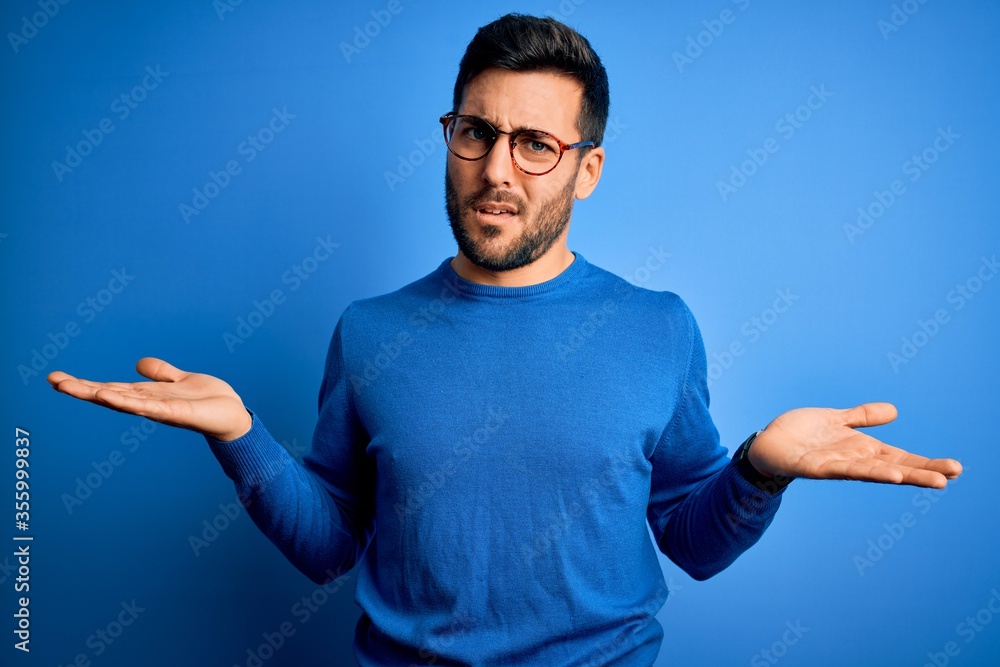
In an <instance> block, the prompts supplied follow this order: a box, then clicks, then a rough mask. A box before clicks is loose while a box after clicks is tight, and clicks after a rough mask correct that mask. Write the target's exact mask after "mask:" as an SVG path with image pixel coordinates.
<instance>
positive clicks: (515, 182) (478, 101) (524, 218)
mask: <svg viewBox="0 0 1000 667" xmlns="http://www.w3.org/2000/svg"><path fill="white" fill-rule="evenodd" d="M582 101H583V89H582V86H581V85H580V84H579V83H577V82H576V81H575V80H573V79H571V78H569V77H566V76H561V75H558V74H554V73H551V72H510V71H507V70H501V69H495V68H491V69H487V70H485V71H483V72H481V73H480V74H478V75H477V76H476V77H475V78H473V79H472V81H470V82H469V84H468V86H466V90H465V96H464V99H463V102H462V107H461V108H460V109H458V113H460V114H470V115H474V116H479V117H480V118H484V119H486V120H487V121H488V122H489V123H490V124H491V125H493V127H495V128H497V129H498V130H501V131H506V132H510V131H513V130H515V129H520V128H525V127H528V128H532V129H537V130H544V131H546V132H549V133H551V134H553V135H555V136H556V137H558V138H559V139H561V140H562V141H563V142H564V143H567V144H571V143H575V142H577V141H580V140H581V139H582V137H581V136H580V131H579V130H578V129H577V127H576V121H577V115H578V114H579V111H580V107H581V104H582ZM508 140H509V137H508V135H505V134H504V135H500V136H499V138H498V139H497V141H496V143H495V144H494V146H493V148H492V149H491V150H490V152H489V153H488V154H487V155H486V157H484V158H482V159H480V160H475V161H467V160H462V159H460V158H458V157H456V156H454V155H452V154H451V153H450V152H449V153H448V164H447V167H446V169H445V208H446V210H447V212H448V220H449V222H450V224H451V230H452V233H453V234H454V236H455V241H456V242H457V243H458V247H459V250H460V251H461V253H462V254H463V255H465V256H466V257H467V258H468V259H469V260H470V261H471V262H472V263H473V264H476V265H477V266H479V267H481V268H483V269H486V270H489V271H510V270H512V269H517V268H520V267H522V266H526V265H529V264H532V263H534V262H535V261H536V260H538V259H539V258H541V257H542V256H544V255H546V254H547V253H550V252H553V251H554V250H558V249H559V248H560V247H564V246H565V243H566V236H567V233H568V225H569V221H570V215H571V213H572V210H573V198H574V196H575V197H578V198H580V199H582V198H584V197H586V196H588V195H589V194H590V192H591V191H592V190H593V187H594V186H595V185H596V183H597V177H598V176H599V173H600V161H601V160H600V158H602V157H603V149H600V148H598V149H590V150H589V151H588V153H597V155H595V156H594V157H591V156H585V157H584V158H583V160H582V162H581V156H580V155H579V154H578V151H580V150H582V149H576V150H573V151H568V152H566V153H564V154H563V157H562V159H561V160H560V161H559V164H558V165H557V166H556V168H555V169H554V170H552V171H551V172H549V173H547V174H544V175H542V176H532V175H529V174H525V173H523V172H521V171H520V170H518V169H517V167H515V166H514V164H513V163H512V162H511V159H510V148H509V141H508ZM594 158H596V162H597V165H596V170H595V168H594V166H593V164H591V163H593V162H594V161H595V159H594Z"/></svg>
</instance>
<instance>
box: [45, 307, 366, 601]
mask: <svg viewBox="0 0 1000 667" xmlns="http://www.w3.org/2000/svg"><path fill="white" fill-rule="evenodd" d="M339 326H340V325H339V323H338V332H337V333H339ZM337 333H335V335H334V340H333V346H332V348H331V356H330V359H329V360H328V364H327V374H326V376H325V378H324V383H323V389H322V390H321V396H320V406H321V416H320V417H321V418H320V424H319V425H318V427H317V431H316V435H315V437H314V441H313V450H314V451H313V454H311V455H310V456H308V457H306V460H305V462H304V463H303V464H300V463H299V462H297V461H296V460H295V459H293V458H292V457H291V455H290V454H289V453H288V452H287V451H286V450H285V448H284V447H282V446H281V444H280V443H278V442H277V441H276V440H275V439H274V438H273V437H272V436H271V434H270V433H268V431H267V429H266V428H264V426H263V424H262V423H261V421H260V419H259V418H258V416H256V415H253V414H252V413H251V412H250V411H248V410H247V408H246V407H245V406H244V405H243V401H242V400H241V399H240V397H239V396H238V395H237V394H236V392H235V391H234V390H233V389H232V387H230V386H229V385H228V384H227V383H226V382H224V381H222V380H220V379H219V378H216V377H213V376H210V375H205V374H201V373H190V372H186V371H182V370H180V369H178V368H176V367H174V366H172V365H171V364H169V363H167V362H166V361H163V360H162V359H156V358H153V357H144V358H142V359H140V360H139V363H138V364H137V365H136V370H137V371H138V372H139V373H140V374H141V375H143V376H145V377H147V378H150V379H151V380H152V381H151V382H95V381H91V380H83V379H79V378H75V377H73V376H71V375H68V374H67V373H64V372H62V371H54V372H52V373H50V374H49V376H48V380H49V382H50V383H51V384H52V386H53V388H54V389H56V390H57V391H60V392H62V393H64V394H67V395H69V396H73V397H75V398H79V399H81V400H85V401H89V402H91V403H94V404H96V405H101V406H104V407H107V408H110V409H112V410H116V411H118V412H125V413H129V414H135V415H140V416H143V417H147V418H149V419H151V420H154V421H157V422H160V423H163V424H168V425H170V426H176V427H180V428H185V429H189V430H192V431H196V432H198V433H201V434H202V435H204V437H205V439H206V440H207V441H208V444H209V446H210V447H211V449H212V452H213V454H215V456H216V458H217V459H218V460H219V462H220V464H221V465H222V469H223V471H224V472H225V473H226V475H227V476H228V477H229V478H230V479H232V480H233V483H234V484H235V486H236V491H237V493H238V494H239V497H240V500H241V502H242V503H243V505H244V507H245V508H246V510H247V514H248V515H249V516H250V517H251V519H253V521H254V523H255V524H256V525H257V526H258V527H259V528H260V529H261V531H262V532H263V533H264V534H265V535H266V536H267V537H268V539H270V540H271V541H272V542H273V543H274V544H275V545H276V546H277V547H278V548H279V549H280V550H281V552H282V553H283V554H284V555H285V556H286V557H287V558H288V559H289V561H291V562H292V564H293V565H295V567H297V568H298V569H299V570H301V571H302V572H303V573H304V574H306V576H308V577H309V578H310V579H312V580H313V581H315V582H317V583H324V582H326V581H328V580H330V579H332V578H334V577H336V576H339V575H340V574H342V573H343V572H346V571H347V570H349V569H350V568H351V567H353V566H354V564H355V563H356V562H357V560H358V558H359V557H360V554H361V553H362V552H363V550H364V548H365V547H366V545H367V544H368V543H369V541H370V540H371V537H372V534H373V532H374V527H373V522H372V519H371V503H370V502H369V499H368V495H369V493H370V489H371V486H372V484H373V480H372V475H371V474H369V473H370V471H369V466H368V462H367V461H366V460H365V459H364V457H363V455H362V454H363V451H364V448H363V446H360V444H361V443H360V442H359V441H360V435H359V432H358V429H354V430H349V429H347V428H346V427H344V430H341V426H342V425H344V424H345V423H350V419H349V418H350V415H348V414H346V413H345V411H344V410H343V409H342V408H343V405H344V391H345V388H346V383H345V382H344V381H343V378H342V377H341V375H340V373H339V372H338V370H339V368H340V366H339V359H340V354H339V339H338V337H337ZM317 452H322V453H323V454H324V455H323V457H322V458H319V459H317V458H316V457H315V456H314V455H315V454H317Z"/></svg>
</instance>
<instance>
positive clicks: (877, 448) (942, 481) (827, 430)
mask: <svg viewBox="0 0 1000 667" xmlns="http://www.w3.org/2000/svg"><path fill="white" fill-rule="evenodd" d="M896 414H897V412H896V408H895V406H893V405H892V404H891V403H863V404H861V405H858V406H855V407H853V408H846V409H843V410H840V409H835V408H799V409H797V410H790V411H789V412H786V413H784V414H783V415H781V416H779V417H777V418H776V419H775V420H774V421H772V422H771V423H770V424H768V425H767V428H765V429H764V430H763V431H761V433H760V435H758V436H757V438H756V439H755V440H754V441H753V444H752V445H751V446H750V451H749V452H748V456H749V458H750V463H751V465H753V467H754V468H756V469H757V470H758V471H760V473H761V474H763V475H766V476H769V477H771V476H775V475H783V476H786V477H805V478H810V479H855V480H861V481H865V482H882V483H886V484H911V485H913V486H926V487H931V488H935V489H941V488H944V487H945V486H946V485H947V484H948V480H949V479H955V478H956V477H958V476H959V475H960V474H961V472H962V464H961V463H959V462H958V461H956V460H955V459H929V458H927V457H926V456H920V455H918V454H911V453H909V452H907V451H906V450H903V449H900V448H898V447H893V446H891V445H887V444H885V443H884V442H881V441H880V440H877V439H875V438H873V437H871V436H870V435H867V434H865V433H862V432H860V431H856V430H855V429H856V428H858V427H862V426H878V425H879V424H886V423H888V422H891V421H892V420H893V419H895V418H896Z"/></svg>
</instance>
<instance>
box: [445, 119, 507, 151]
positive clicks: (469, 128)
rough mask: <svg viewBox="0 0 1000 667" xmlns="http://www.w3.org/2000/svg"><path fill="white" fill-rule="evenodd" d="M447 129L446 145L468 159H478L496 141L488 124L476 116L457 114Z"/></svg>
mask: <svg viewBox="0 0 1000 667" xmlns="http://www.w3.org/2000/svg"><path fill="white" fill-rule="evenodd" d="M448 129H449V136H448V147H449V148H451V150H453V151H455V153H457V154H458V155H460V156H462V157H464V158H466V159H469V160H478V159H479V158H481V157H483V156H484V155H486V154H487V153H488V152H489V151H490V148H492V147H493V142H494V141H496V135H495V134H494V133H493V130H492V129H491V128H490V126H489V125H487V124H486V123H485V122H483V121H481V120H478V119H476V118H469V117H467V116H458V117H457V118H455V119H454V120H453V121H452V122H451V125H449V127H448Z"/></svg>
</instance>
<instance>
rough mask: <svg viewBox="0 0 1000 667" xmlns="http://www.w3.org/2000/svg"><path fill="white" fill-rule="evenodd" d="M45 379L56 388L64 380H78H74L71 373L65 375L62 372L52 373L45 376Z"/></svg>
mask: <svg viewBox="0 0 1000 667" xmlns="http://www.w3.org/2000/svg"><path fill="white" fill-rule="evenodd" d="M45 379H46V380H48V381H49V384H51V385H52V386H55V385H57V384H59V383H60V382H62V381H63V380H74V379H76V378H74V377H73V376H72V375H70V374H69V373H63V372H62V371H52V372H51V373H49V374H48V375H46V376H45Z"/></svg>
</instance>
